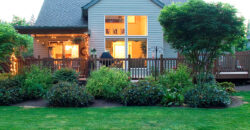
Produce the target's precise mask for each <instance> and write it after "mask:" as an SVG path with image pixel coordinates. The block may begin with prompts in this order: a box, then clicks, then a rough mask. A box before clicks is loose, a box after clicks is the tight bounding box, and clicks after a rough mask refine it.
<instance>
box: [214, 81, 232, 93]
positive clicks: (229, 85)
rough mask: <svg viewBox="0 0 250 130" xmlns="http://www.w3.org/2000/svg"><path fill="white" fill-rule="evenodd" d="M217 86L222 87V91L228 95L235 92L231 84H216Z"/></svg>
mask: <svg viewBox="0 0 250 130" xmlns="http://www.w3.org/2000/svg"><path fill="white" fill-rule="evenodd" d="M218 86H220V87H222V88H223V89H225V90H226V91H227V92H229V93H234V92H236V90H235V84H233V83H231V82H222V83H218Z"/></svg>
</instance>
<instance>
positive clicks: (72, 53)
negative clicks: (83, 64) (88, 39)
mask: <svg viewBox="0 0 250 130" xmlns="http://www.w3.org/2000/svg"><path fill="white" fill-rule="evenodd" d="M78 57H79V45H76V44H71V43H67V44H65V58H78Z"/></svg>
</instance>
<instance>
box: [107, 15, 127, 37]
mask: <svg viewBox="0 0 250 130" xmlns="http://www.w3.org/2000/svg"><path fill="white" fill-rule="evenodd" d="M105 34H106V35H124V34H125V17H124V16H105Z"/></svg>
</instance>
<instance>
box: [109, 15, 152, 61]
mask: <svg viewBox="0 0 250 130" xmlns="http://www.w3.org/2000/svg"><path fill="white" fill-rule="evenodd" d="M125 19H126V20H125ZM147 19H148V17H147V16H105V30H104V32H105V49H106V51H109V52H110V54H111V55H112V56H113V57H114V58H125V57H127V56H126V55H131V58H147V35H148V20H147ZM125 25H126V26H125Z"/></svg>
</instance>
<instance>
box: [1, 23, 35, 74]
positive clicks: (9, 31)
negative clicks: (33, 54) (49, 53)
mask: <svg viewBox="0 0 250 130" xmlns="http://www.w3.org/2000/svg"><path fill="white" fill-rule="evenodd" d="M31 42H32V38H31V37H30V36H28V35H22V34H19V33H17V32H16V30H15V29H14V27H13V26H11V25H9V24H6V23H0V70H1V71H8V69H5V66H6V64H8V63H9V60H10V57H11V55H12V54H13V53H14V54H15V55H16V56H20V55H21V54H20V52H21V50H22V49H23V48H25V47H27V45H28V44H29V43H31Z"/></svg>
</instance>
